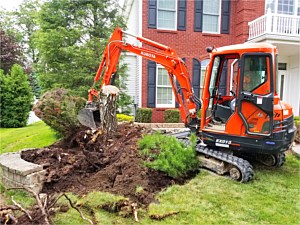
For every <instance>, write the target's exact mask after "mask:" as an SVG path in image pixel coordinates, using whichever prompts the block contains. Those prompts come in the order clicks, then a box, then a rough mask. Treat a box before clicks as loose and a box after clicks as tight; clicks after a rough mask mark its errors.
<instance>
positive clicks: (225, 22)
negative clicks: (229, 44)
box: [221, 0, 230, 34]
mask: <svg viewBox="0 0 300 225" xmlns="http://www.w3.org/2000/svg"><path fill="white" fill-rule="evenodd" d="M221 21H222V22H221V33H222V34H229V31H230V0H222V10H221Z"/></svg>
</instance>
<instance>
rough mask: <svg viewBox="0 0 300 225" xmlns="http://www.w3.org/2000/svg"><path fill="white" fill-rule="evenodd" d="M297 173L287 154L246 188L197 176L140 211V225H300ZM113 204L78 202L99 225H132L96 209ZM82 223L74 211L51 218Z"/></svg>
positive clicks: (297, 164)
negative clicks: (276, 166)
mask: <svg viewBox="0 0 300 225" xmlns="http://www.w3.org/2000/svg"><path fill="white" fill-rule="evenodd" d="M299 168H300V161H299V159H298V158H297V157H296V156H294V155H292V154H289V155H288V156H287V162H286V164H285V165H284V166H283V167H281V168H279V169H266V168H256V169H255V173H256V176H255V179H254V180H253V181H251V182H250V183H247V184H240V183H237V182H234V181H231V180H229V179H227V178H225V177H220V176H217V175H214V174H211V173H209V172H207V171H205V170H201V172H200V173H199V174H198V175H197V176H196V177H195V178H194V179H193V180H191V181H190V182H188V183H187V184H185V185H182V186H179V185H173V186H172V187H169V188H167V189H166V190H164V191H163V192H160V193H159V194H158V195H157V202H158V203H152V204H151V205H150V206H149V209H148V211H145V210H140V211H139V218H140V224H165V225H167V224H168V225H169V224H174V225H175V224H255V225H256V224H289V225H293V224H295V225H296V224H299V222H300V214H299V212H300V180H299ZM101 196H102V197H101ZM103 196H104V197H103ZM105 196H106V197H105ZM113 198H115V197H112V196H107V194H106V193H100V192H94V193H92V194H89V195H88V196H86V197H83V198H81V199H80V200H78V201H80V202H81V204H83V205H85V206H88V208H92V209H93V210H94V212H95V218H96V219H97V221H98V222H99V223H100V224H133V223H134V222H133V218H123V217H122V216H120V215H118V214H116V213H108V212H105V211H103V210H101V209H99V207H97V205H99V204H101V203H103V202H105V201H114V199H113ZM81 207H82V208H83V206H82V205H81ZM172 212H176V213H177V214H174V215H171V216H169V217H166V218H165V219H163V220H160V221H158V220H153V219H151V218H150V216H151V215H164V214H168V213H172ZM85 213H86V215H89V213H88V212H85ZM67 218H72V219H67ZM90 218H91V217H90ZM80 220H81V219H80V216H79V215H78V213H77V212H76V211H74V210H69V211H68V212H67V213H62V214H57V215H56V217H55V222H56V224H75V223H77V224H78V223H80Z"/></svg>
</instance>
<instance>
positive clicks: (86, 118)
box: [77, 108, 100, 129]
mask: <svg viewBox="0 0 300 225" xmlns="http://www.w3.org/2000/svg"><path fill="white" fill-rule="evenodd" d="M77 119H78V120H79V122H80V123H81V124H82V125H83V126H86V127H89V128H92V129H96V128H97V127H98V125H99V124H100V111H99V109H96V108H85V109H81V110H80V111H79V113H78V115H77Z"/></svg>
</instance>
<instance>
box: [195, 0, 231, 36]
mask: <svg viewBox="0 0 300 225" xmlns="http://www.w3.org/2000/svg"><path fill="white" fill-rule="evenodd" d="M230 12H231V7H230V0H197V1H194V31H195V32H206V33H221V34H229V33H230Z"/></svg>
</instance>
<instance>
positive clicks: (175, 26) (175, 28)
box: [156, 0, 178, 30]
mask: <svg viewBox="0 0 300 225" xmlns="http://www.w3.org/2000/svg"><path fill="white" fill-rule="evenodd" d="M174 1H175V11H173V10H170V9H159V8H158V1H157V8H156V24H157V26H156V29H158V30H177V14H178V5H177V4H178V3H177V0H174ZM159 10H161V11H169V12H175V16H174V19H175V23H174V27H173V28H170V27H159V25H158V24H159V23H158V11H159Z"/></svg>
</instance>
